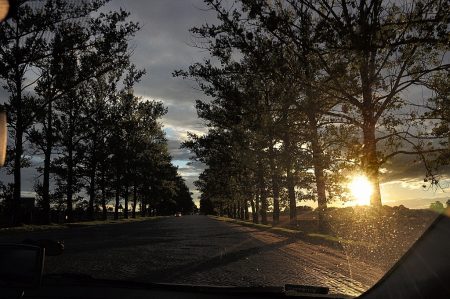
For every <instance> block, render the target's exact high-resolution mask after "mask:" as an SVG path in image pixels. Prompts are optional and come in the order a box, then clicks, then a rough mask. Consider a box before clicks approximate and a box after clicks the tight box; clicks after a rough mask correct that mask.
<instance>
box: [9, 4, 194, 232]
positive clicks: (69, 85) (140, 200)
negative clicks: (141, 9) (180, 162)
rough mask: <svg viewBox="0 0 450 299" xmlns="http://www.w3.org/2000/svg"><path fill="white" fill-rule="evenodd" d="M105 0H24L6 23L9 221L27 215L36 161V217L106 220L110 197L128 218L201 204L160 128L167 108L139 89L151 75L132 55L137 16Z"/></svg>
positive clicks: (37, 219)
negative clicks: (27, 185)
mask: <svg viewBox="0 0 450 299" xmlns="http://www.w3.org/2000/svg"><path fill="white" fill-rule="evenodd" d="M106 2H107V1H105V0H90V1H69V0H67V1H66V0H63V1H50V0H48V1H47V0H42V1H26V0H25V1H16V2H13V3H15V5H16V7H14V9H12V10H11V13H10V15H9V18H8V19H7V20H6V21H4V22H2V23H0V80H1V83H2V86H3V88H4V90H5V91H6V93H7V95H8V99H7V100H6V103H5V104H4V105H5V108H6V110H7V113H8V126H9V134H10V135H9V144H8V154H7V159H8V161H7V165H6V167H5V168H4V169H3V171H5V172H7V174H8V175H12V176H13V183H12V184H4V183H1V185H0V197H1V199H0V213H1V214H0V217H1V219H2V222H3V223H5V222H7V223H9V224H12V225H17V224H19V223H21V222H23V221H25V220H26V219H24V214H25V211H24V210H26V209H27V207H26V204H25V200H24V199H21V190H22V187H21V178H22V172H21V170H22V169H23V168H24V167H30V166H32V165H36V164H37V165H39V166H38V167H37V171H38V173H39V174H40V175H39V177H37V179H36V181H35V182H34V191H35V192H36V194H37V198H38V200H37V206H36V207H35V208H34V209H35V210H36V211H35V215H37V216H36V217H34V218H33V219H34V221H35V222H38V223H48V222H50V221H52V220H53V221H54V219H52V216H51V215H56V214H57V215H60V214H61V213H63V214H64V215H65V217H64V219H65V220H66V221H68V222H71V221H74V220H78V219H81V218H82V219H93V218H95V217H96V216H97V215H99V216H100V217H101V218H103V219H106V217H107V206H108V204H111V203H112V204H114V218H118V217H119V207H121V205H123V216H124V217H125V218H127V217H129V216H131V217H135V216H136V209H138V210H140V213H141V214H142V215H143V216H145V215H149V214H150V213H151V214H152V215H153V214H157V215H166V214H172V213H175V212H179V211H180V212H184V213H190V212H191V211H192V210H193V207H194V204H193V201H192V198H191V194H190V192H189V189H188V188H187V186H186V184H185V182H184V180H183V179H182V178H181V177H180V176H179V175H178V173H177V168H176V167H175V166H174V165H172V163H171V157H170V155H169V153H168V148H167V140H166V138H165V134H164V132H163V131H162V128H161V123H160V118H161V117H162V116H163V115H164V114H165V113H166V112H167V108H165V107H164V106H163V104H162V102H159V101H153V100H144V99H141V98H139V97H137V96H136V95H135V94H134V91H133V87H134V86H135V84H136V83H138V82H139V81H140V79H141V77H142V76H143V75H144V74H145V70H141V69H138V68H137V67H136V66H135V65H133V64H132V62H131V60H130V57H131V54H132V52H133V49H132V48H130V45H129V41H130V40H131V38H132V37H133V36H134V34H135V33H136V32H137V31H138V30H139V28H140V27H139V24H137V23H135V22H132V21H129V20H128V18H129V13H128V12H126V11H123V10H118V11H111V12H105V11H104V5H105V3H106ZM37 162H39V163H37ZM138 205H139V206H140V209H139V208H137V207H138ZM74 211H76V213H75V212H74ZM99 211H101V213H100V214H99ZM121 212H122V211H121ZM130 214H131V215H130ZM53 218H54V217H53Z"/></svg>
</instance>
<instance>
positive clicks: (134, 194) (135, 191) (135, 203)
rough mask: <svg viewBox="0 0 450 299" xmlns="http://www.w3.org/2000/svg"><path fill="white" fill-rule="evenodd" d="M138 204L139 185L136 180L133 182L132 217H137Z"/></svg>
mask: <svg viewBox="0 0 450 299" xmlns="http://www.w3.org/2000/svg"><path fill="white" fill-rule="evenodd" d="M136 205H137V186H136V182H135V183H134V184H133V209H132V211H131V218H136Z"/></svg>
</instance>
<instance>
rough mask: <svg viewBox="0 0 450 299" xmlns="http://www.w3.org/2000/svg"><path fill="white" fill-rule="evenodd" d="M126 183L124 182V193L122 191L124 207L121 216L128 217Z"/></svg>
mask: <svg viewBox="0 0 450 299" xmlns="http://www.w3.org/2000/svg"><path fill="white" fill-rule="evenodd" d="M128 189H129V187H128V183H126V184H125V193H124V200H125V204H124V209H123V218H125V219H128V195H129V193H128V191H129V190H128Z"/></svg>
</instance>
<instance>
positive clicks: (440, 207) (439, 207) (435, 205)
mask: <svg viewBox="0 0 450 299" xmlns="http://www.w3.org/2000/svg"><path fill="white" fill-rule="evenodd" d="M430 210H433V211H434V212H437V213H442V212H444V204H442V202H440V201H439V200H436V201H435V202H432V203H431V204H430Z"/></svg>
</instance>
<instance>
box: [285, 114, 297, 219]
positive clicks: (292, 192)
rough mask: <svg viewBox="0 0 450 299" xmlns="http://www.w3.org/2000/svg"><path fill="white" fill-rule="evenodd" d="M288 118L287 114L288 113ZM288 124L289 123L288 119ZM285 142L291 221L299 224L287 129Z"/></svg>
mask: <svg viewBox="0 0 450 299" xmlns="http://www.w3.org/2000/svg"><path fill="white" fill-rule="evenodd" d="M286 118H287V115H286ZM285 121H286V125H287V120H285ZM283 143H284V152H283V157H284V163H285V165H284V168H285V171H286V189H287V191H288V198H289V222H290V223H291V225H295V226H296V225H297V201H296V198H295V182H294V174H293V172H292V168H293V167H292V145H291V139H290V136H289V131H288V130H286V132H285V134H284V138H283Z"/></svg>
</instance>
